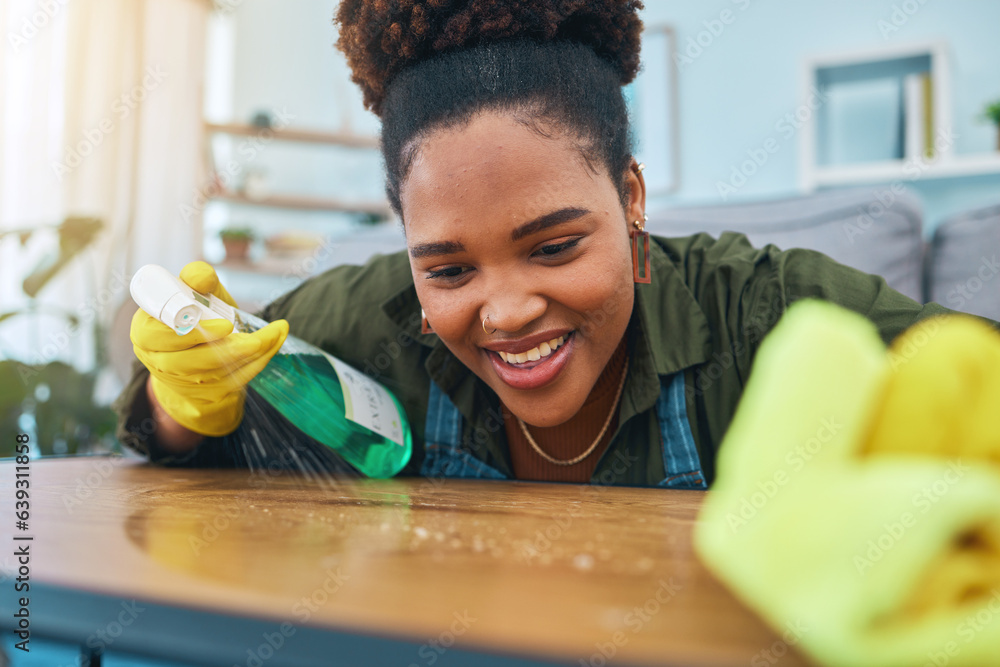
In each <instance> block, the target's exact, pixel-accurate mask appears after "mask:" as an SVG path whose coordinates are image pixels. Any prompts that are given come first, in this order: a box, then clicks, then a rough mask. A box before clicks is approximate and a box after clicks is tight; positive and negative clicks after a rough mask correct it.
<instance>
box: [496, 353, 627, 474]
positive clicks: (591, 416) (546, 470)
mask: <svg viewBox="0 0 1000 667" xmlns="http://www.w3.org/2000/svg"><path fill="white" fill-rule="evenodd" d="M626 354H627V349H626V344H625V340H624V338H623V339H622V342H621V344H619V345H618V349H617V350H615V352H614V354H612V355H611V359H610V360H609V361H608V365H607V366H605V367H604V371H603V372H602V373H601V375H600V377H598V378H597V382H596V383H595V384H594V388H593V389H592V390H591V391H590V395H589V396H587V400H586V401H584V403H583V407H582V408H580V411H579V412H577V413H576V415H574V416H573V417H572V418H570V420H569V421H567V422H565V423H562V424H559V425H558V426H550V427H544V428H543V427H538V426H528V431H529V432H530V433H531V437H532V438H534V439H535V442H536V443H538V446H539V447H541V448H542V451H544V452H545V453H546V454H548V455H549V456H551V457H552V458H555V459H559V460H561V461H565V460H569V459H573V458H575V457H577V456H579V455H580V454H582V453H583V452H585V451H586V450H587V448H588V447H590V445H591V444H593V442H594V438H596V437H597V434H598V433H600V431H601V427H602V426H604V420H605V419H607V418H608V413H609V412H611V410H612V407H614V416H613V417H612V418H611V424H609V425H608V430H607V431H605V433H604V436H603V437H602V438H601V442H600V443H599V444H598V445H597V447H596V449H594V451H593V452H591V454H590V456H588V457H587V458H585V459H584V460H582V461H580V462H579V463H576V464H574V465H569V466H560V465H556V464H554V463H550V462H549V461H546V460H545V459H544V458H542V457H541V456H539V454H538V453H537V452H536V451H535V450H534V449H532V447H531V444H530V443H529V442H528V440H527V438H525V437H524V434H523V433H521V427H520V426H519V425H518V423H517V417H515V416H514V415H513V413H511V411H510V410H508V409H507V406H506V405H503V404H501V406H500V407H501V409H502V410H503V420H504V422H503V423H504V430H505V431H506V433H507V446H508V448H509V449H510V458H511V462H512V463H513V465H514V477H515V478H516V479H525V480H534V481H540V482H577V483H580V484H586V483H588V482H589V481H590V477H591V475H593V474H594V468H596V467H597V461H598V460H599V459H600V458H601V454H603V453H604V450H605V449H607V447H608V443H609V442H611V436H612V435H614V432H615V431H616V430H617V429H618V406H617V405H614V406H613V405H612V404H613V403H614V402H615V395H616V394H617V393H618V383H619V381H620V380H621V375H622V368H623V367H624V365H625V356H626Z"/></svg>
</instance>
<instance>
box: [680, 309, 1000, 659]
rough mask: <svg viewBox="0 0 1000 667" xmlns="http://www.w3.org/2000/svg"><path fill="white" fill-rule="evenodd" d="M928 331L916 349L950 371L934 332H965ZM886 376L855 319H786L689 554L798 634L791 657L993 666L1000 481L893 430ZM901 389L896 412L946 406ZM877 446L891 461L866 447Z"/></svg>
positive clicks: (757, 370)
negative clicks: (914, 402) (917, 403)
mask: <svg viewBox="0 0 1000 667" xmlns="http://www.w3.org/2000/svg"><path fill="white" fill-rule="evenodd" d="M949 319H950V318H949ZM934 324H935V325H936V326H940V327H941V333H938V334H937V335H935V336H932V337H929V340H926V341H925V337H926V334H927V332H926V331H924V333H923V335H921V336H920V340H921V341H924V342H925V345H924V348H923V349H924V350H927V351H928V356H929V357H930V358H931V359H935V358H939V357H938V355H941V357H947V356H949V355H951V358H952V359H953V360H955V359H957V357H958V356H961V355H962V354H963V352H962V351H961V350H960V349H956V348H955V347H954V339H952V338H951V336H950V334H949V335H945V334H944V331H945V329H946V328H951V326H952V325H953V324H956V325H958V326H965V325H964V324H959V323H958V322H957V321H956V322H955V323H953V322H950V321H949V320H938V321H936V322H935V323H934ZM992 335H993V336H994V338H993V339H992V340H990V341H989V344H990V345H993V346H998V345H1000V340H998V339H996V335H995V334H992ZM905 342H906V340H905V339H904V340H903V341H902V342H901V344H905ZM966 342H968V341H966ZM983 342H984V341H982V340H977V344H981V343H983ZM938 345H940V346H941V349H938V350H936V351H935V352H933V354H932V353H931V352H930V350H931V348H932V347H937V346H938ZM896 362H898V359H897V357H896V356H895V355H893V356H890V355H887V354H886V351H885V348H884V346H883V345H882V343H881V340H880V339H879V337H878V334H877V331H876V330H875V328H874V326H873V325H872V324H871V323H870V322H869V321H868V320H866V319H865V318H863V317H861V316H859V315H856V314H854V313H851V312H849V311H846V310H844V309H841V308H839V307H837V306H834V305H832V304H828V303H821V302H806V303H800V304H796V305H795V306H793V307H792V308H791V309H790V310H789V311H788V313H786V315H785V316H784V317H783V318H782V320H781V322H780V323H779V324H778V326H777V327H776V328H775V330H774V331H773V332H772V333H771V334H770V335H769V336H768V338H767V339H766V340H765V341H764V343H763V345H762V346H761V348H760V350H759V351H758V354H757V357H756V360H755V362H754V370H753V373H752V374H751V377H750V380H749V383H748V385H747V387H746V389H745V391H744V394H743V398H742V400H741V403H740V406H739V409H738V410H737V413H736V415H735V417H734V419H733V422H732V424H731V426H730V428H729V431H728V432H727V434H726V438H725V441H724V442H723V445H722V448H721V450H720V452H719V456H718V463H717V471H718V474H717V478H716V481H715V483H714V484H713V486H712V489H711V491H709V494H708V497H707V499H706V501H705V505H704V507H703V510H702V513H701V516H700V517H699V523H698V524H697V526H696V529H695V548H696V550H697V552H698V554H699V556H700V557H701V558H702V560H703V561H704V562H705V564H706V565H707V566H708V567H709V568H710V569H711V570H712V571H713V572H714V573H715V574H716V576H718V577H719V579H721V580H722V581H724V582H725V583H726V584H728V585H729V586H730V588H732V590H733V591H734V592H735V593H736V595H738V596H739V597H740V598H741V599H742V600H743V601H744V602H745V603H746V604H747V605H748V606H749V607H751V608H753V609H755V610H756V611H757V612H758V613H759V614H760V615H761V616H762V617H763V618H764V619H765V620H767V621H768V622H769V623H770V624H771V626H772V627H773V628H775V629H776V630H777V631H778V632H784V631H785V630H787V629H788V628H790V627H791V628H796V629H797V633H796V636H795V637H794V639H793V640H792V641H793V642H795V643H797V644H798V645H799V646H800V647H801V648H802V649H803V650H804V651H805V652H806V653H807V654H809V655H810V656H811V657H812V658H813V659H814V660H815V661H816V662H817V663H819V664H823V665H830V666H837V667H842V666H855V665H856V666H858V667H861V666H865V667H880V666H885V667H889V666H898V667H903V666H909V665H917V666H920V665H928V664H933V665H944V664H948V665H950V666H953V667H955V666H963V665H964V666H972V665H992V664H996V659H997V656H1000V588H997V587H996V586H995V583H996V580H997V579H996V571H997V562H998V560H997V558H996V551H997V546H998V544H997V540H998V539H1000V538H998V537H997V536H1000V474H998V471H997V468H996V467H995V466H994V465H993V464H991V463H987V462H986V460H987V459H986V457H983V458H980V459H978V460H977V459H974V458H971V457H970V458H965V457H964V454H963V455H961V456H959V455H957V452H958V451H960V450H956V449H952V448H949V449H946V450H942V451H938V448H937V447H936V446H932V445H928V444H925V443H923V442H921V439H922V434H921V433H919V432H911V431H908V430H907V429H906V428H905V427H906V424H903V423H899V422H897V421H896V420H898V419H900V417H899V416H897V415H896V414H895V413H893V412H892V411H891V410H890V409H889V408H888V407H887V406H888V405H890V404H892V403H893V400H892V399H893V396H892V392H895V391H899V390H900V389H899V387H897V386H896V384H895V380H896V379H897V378H895V377H894V376H893V374H894V373H896V372H899V371H901V369H902V366H900V365H899V364H898V363H896ZM911 363H913V361H911ZM937 363H938V362H935V364H937ZM894 365H895V366H896V367H895V368H894ZM936 367H937V368H939V369H942V368H947V367H948V364H943V365H937V366H936ZM997 374H1000V366H996V367H993V368H991V369H986V370H985V371H984V372H983V375H988V376H996V375H997ZM903 382H904V385H905V386H906V387H907V390H908V391H909V392H910V395H909V398H908V399H907V400H906V401H903V403H908V401H909V400H910V399H913V398H914V397H915V396H919V397H921V400H922V401H923V403H924V405H925V406H927V405H932V404H936V403H938V402H940V401H941V400H942V399H941V397H939V396H936V392H937V390H938V389H939V385H938V383H937V382H936V381H935V380H934V379H933V378H925V379H924V380H923V381H922V382H921V384H919V385H916V386H910V385H908V384H905V380H904V381H903ZM977 392H978V390H974V391H973V393H974V394H977V396H978V393H977ZM945 393H946V394H948V395H950V392H948V391H947V389H945ZM970 405H979V403H978V402H972V403H969V404H968V405H955V406H953V407H955V408H956V409H959V410H960V411H966V410H968V409H969V406H970ZM994 405H996V403H994ZM932 414H933V413H932ZM997 418H1000V415H998V416H997V417H995V418H994V421H995V420H996V419H997ZM932 421H934V420H933V418H932ZM960 421H961V418H960ZM879 431H881V432H883V433H885V434H888V438H889V440H892V441H893V446H891V447H890V446H889V445H888V444H886V443H884V442H881V441H875V440H874V439H871V438H872V435H873V434H874V433H877V432H879ZM963 437H964V436H963ZM901 438H911V439H916V440H917V442H911V443H910V444H909V445H908V446H905V447H900V446H899V440H900V439H901ZM947 440H948V439H947V438H945V441H947ZM785 636H786V640H787V639H789V637H788V635H787V633H786V634H785Z"/></svg>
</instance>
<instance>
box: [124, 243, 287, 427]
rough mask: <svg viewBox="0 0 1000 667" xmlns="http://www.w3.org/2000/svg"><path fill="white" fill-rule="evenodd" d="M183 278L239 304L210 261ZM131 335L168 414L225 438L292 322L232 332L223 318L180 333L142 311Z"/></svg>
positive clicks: (193, 265) (187, 268)
mask: <svg viewBox="0 0 1000 667" xmlns="http://www.w3.org/2000/svg"><path fill="white" fill-rule="evenodd" d="M180 278H181V280H183V281H184V282H185V283H186V284H187V285H188V286H190V287H191V288H192V289H194V290H196V291H198V292H201V293H203V294H214V295H215V296H217V297H219V298H220V299H222V300H223V301H225V302H226V303H228V304H229V305H231V306H234V307H235V306H236V302H235V301H234V300H233V298H232V297H231V296H230V295H229V292H227V291H226V289H225V288H224V287H223V286H222V285H221V284H220V283H219V278H218V276H217V275H216V274H215V270H214V269H213V268H212V267H211V265H209V264H207V263H205V262H191V263H190V264H188V265H187V266H185V267H184V269H183V270H182V271H181V274H180ZM130 335H131V338H132V344H133V349H134V350H135V356H136V357H138V358H139V361H141V362H142V363H143V364H144V365H145V366H146V368H148V369H149V372H150V374H151V383H152V389H153V394H154V395H155V396H156V400H157V401H159V403H160V405H161V406H162V407H163V409H164V410H165V411H166V413H167V414H168V415H170V416H171V417H172V418H173V419H174V420H175V421H177V422H178V423H179V424H180V425H181V426H184V427H185V428H188V429H190V430H192V431H194V432H196V433H201V434H203V435H210V436H221V435H226V434H227V433H232V432H233V431H235V430H236V428H237V427H238V426H239V425H240V421H241V420H242V419H243V403H244V400H245V398H246V384H247V383H248V382H250V380H251V379H253V377H254V376H256V375H257V373H259V372H260V371H261V370H262V369H263V368H264V366H266V365H267V363H268V362H269V361H270V360H271V357H273V356H274V355H275V354H276V353H277V351H278V349H279V348H281V345H282V343H284V342H285V337H286V336H287V335H288V322H286V321H285V320H277V321H275V322H272V323H271V324H269V325H268V326H266V327H264V328H263V329H261V330H259V331H255V332H254V333H252V334H245V333H240V332H234V331H233V325H232V323H230V322H229V321H228V320H225V319H212V320H202V321H201V323H200V324H199V326H198V327H196V328H195V329H194V330H193V331H191V332H190V333H188V334H185V335H183V336H179V335H177V333H176V332H175V331H174V330H173V329H171V328H170V327H168V326H167V325H165V324H163V323H162V322H160V321H158V320H156V319H154V318H153V317H151V316H150V315H148V314H147V313H146V312H145V311H143V310H142V309H139V310H138V311H137V312H136V314H135V316H134V317H133V318H132V329H131V334H130Z"/></svg>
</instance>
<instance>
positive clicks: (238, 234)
mask: <svg viewBox="0 0 1000 667" xmlns="http://www.w3.org/2000/svg"><path fill="white" fill-rule="evenodd" d="M219 238H221V239H222V245H223V246H225V248H226V259H227V260H233V261H237V262H245V261H247V259H248V258H249V256H250V244H251V243H252V242H253V240H254V233H253V230H252V229H250V228H249V227H226V228H225V229H223V230H222V231H221V232H219Z"/></svg>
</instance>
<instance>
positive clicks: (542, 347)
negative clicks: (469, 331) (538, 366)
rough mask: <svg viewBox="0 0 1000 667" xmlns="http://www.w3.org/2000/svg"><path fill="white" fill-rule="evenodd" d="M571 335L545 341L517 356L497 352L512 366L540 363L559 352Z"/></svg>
mask: <svg viewBox="0 0 1000 667" xmlns="http://www.w3.org/2000/svg"><path fill="white" fill-rule="evenodd" d="M571 333H572V332H571ZM569 335H571V334H565V335H563V336H559V337H558V338H553V339H552V340H550V341H545V342H543V343H541V344H539V345H537V346H536V347H533V348H531V349H530V350H525V351H524V352H518V353H517V354H514V353H508V352H497V354H498V355H500V358H501V359H503V360H504V361H505V362H506V363H508V364H510V365H512V366H515V365H519V364H525V363H527V362H529V361H539V360H541V359H542V358H543V357H547V356H549V355H550V354H552V353H553V352H555V351H556V350H558V349H559V348H560V347H561V346H562V345H563V343H565V342H566V338H567V336H569Z"/></svg>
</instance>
